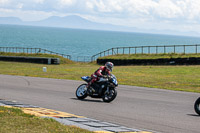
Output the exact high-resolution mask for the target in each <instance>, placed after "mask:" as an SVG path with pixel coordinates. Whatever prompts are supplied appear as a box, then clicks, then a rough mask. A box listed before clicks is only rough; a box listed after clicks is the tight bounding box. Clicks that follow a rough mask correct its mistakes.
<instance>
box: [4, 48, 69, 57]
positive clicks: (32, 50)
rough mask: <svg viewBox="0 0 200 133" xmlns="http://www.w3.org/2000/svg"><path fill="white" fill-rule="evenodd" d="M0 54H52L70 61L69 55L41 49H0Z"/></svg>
mask: <svg viewBox="0 0 200 133" xmlns="http://www.w3.org/2000/svg"><path fill="white" fill-rule="evenodd" d="M0 52H6V53H27V54H39V53H42V54H52V55H59V56H62V57H64V58H67V59H70V60H71V55H66V54H60V53H56V52H53V51H49V50H46V49H42V48H24V47H0Z"/></svg>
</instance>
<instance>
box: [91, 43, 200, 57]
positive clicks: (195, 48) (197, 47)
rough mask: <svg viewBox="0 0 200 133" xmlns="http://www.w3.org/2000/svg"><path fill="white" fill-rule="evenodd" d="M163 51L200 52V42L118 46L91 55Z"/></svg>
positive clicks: (155, 52) (159, 52) (158, 52)
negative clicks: (191, 43)
mask: <svg viewBox="0 0 200 133" xmlns="http://www.w3.org/2000/svg"><path fill="white" fill-rule="evenodd" d="M178 48H179V49H178ZM161 53H164V54H166V53H183V54H186V53H195V54H197V53H200V44H194V45H164V46H136V47H116V48H111V49H108V50H105V51H102V52H100V53H98V54H95V55H93V56H92V57H91V61H95V60H96V59H97V58H98V57H103V56H109V55H117V54H161Z"/></svg>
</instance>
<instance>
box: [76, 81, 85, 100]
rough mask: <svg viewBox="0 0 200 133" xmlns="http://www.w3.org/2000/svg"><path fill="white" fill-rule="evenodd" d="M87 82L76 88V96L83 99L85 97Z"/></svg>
mask: <svg viewBox="0 0 200 133" xmlns="http://www.w3.org/2000/svg"><path fill="white" fill-rule="evenodd" d="M86 85H87V84H82V85H80V86H79V87H78V88H77V89H76V97H77V98H78V99H84V98H86V97H87V88H86Z"/></svg>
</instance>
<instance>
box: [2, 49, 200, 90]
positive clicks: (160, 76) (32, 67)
mask: <svg viewBox="0 0 200 133" xmlns="http://www.w3.org/2000/svg"><path fill="white" fill-rule="evenodd" d="M3 54H4V55H5V54H7V53H3ZM0 55H1V53H0ZM7 55H10V56H11V55H12V56H13V55H15V54H13V53H8V54H7ZM17 55H23V56H39V57H41V56H42V57H46V56H47V57H49V56H54V55H46V54H42V55H40V54H31V55H27V54H25V55H24V54H17ZM129 56H131V57H132V56H133V57H134V58H135V57H137V58H143V59H144V58H155V57H158V58H161V57H162V58H172V57H173V58H182V57H199V56H200V54H159V55H154V54H151V55H149V54H146V55H145V54H144V55H117V56H113V58H126V57H129ZM55 57H58V56H55ZM58 58H61V57H58ZM105 58H108V57H105ZM63 60H64V61H63V63H62V64H60V65H45V64H33V63H17V62H3V61H0V74H8V75H21V76H31V77H45V78H56V79H71V80H81V79H80V77H81V76H85V75H89V76H90V75H91V74H92V73H93V72H94V71H96V70H97V69H98V68H99V65H96V64H95V63H75V62H72V61H69V60H67V59H63ZM43 67H47V72H43V71H42V68H43ZM199 69H200V66H199V65H196V66H194V65H193V66H192V65H190V66H115V67H114V71H113V74H115V75H116V77H117V79H118V82H119V84H123V85H133V86H144V87H152V88H161V89H170V90H179V91H189V92H199V93H200V71H199Z"/></svg>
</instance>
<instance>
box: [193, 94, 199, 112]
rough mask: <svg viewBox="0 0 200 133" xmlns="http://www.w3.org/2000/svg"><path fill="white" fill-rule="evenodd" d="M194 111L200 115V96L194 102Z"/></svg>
mask: <svg viewBox="0 0 200 133" xmlns="http://www.w3.org/2000/svg"><path fill="white" fill-rule="evenodd" d="M194 110H195V112H196V113H197V114H198V115H200V97H199V98H198V99H197V100H196V101H195V103H194Z"/></svg>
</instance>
